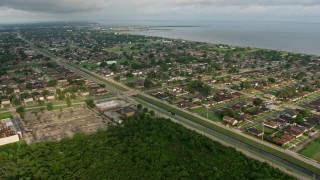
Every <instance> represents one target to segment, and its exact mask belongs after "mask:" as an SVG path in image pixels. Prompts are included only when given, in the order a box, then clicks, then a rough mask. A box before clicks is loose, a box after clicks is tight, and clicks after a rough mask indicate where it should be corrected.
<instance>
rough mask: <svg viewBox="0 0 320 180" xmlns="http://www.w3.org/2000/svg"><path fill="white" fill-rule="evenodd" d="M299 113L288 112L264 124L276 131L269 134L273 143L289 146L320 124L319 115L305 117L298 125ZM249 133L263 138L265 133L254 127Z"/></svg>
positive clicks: (297, 111) (296, 111)
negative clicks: (296, 120)
mask: <svg viewBox="0 0 320 180" xmlns="http://www.w3.org/2000/svg"><path fill="white" fill-rule="evenodd" d="M299 112H300V110H293V111H290V112H286V113H283V114H281V115H280V116H279V118H277V119H274V120H269V121H266V122H264V123H263V126H265V127H267V128H271V129H273V130H274V131H273V133H272V134H268V136H270V138H271V139H270V140H271V141H272V142H274V143H275V144H278V145H280V146H284V145H287V144H288V143H290V142H292V141H294V140H295V139H297V138H299V137H301V136H303V135H304V133H307V132H311V131H312V129H313V128H314V127H315V126H316V125H318V124H320V116H319V115H310V116H309V117H305V118H304V120H303V122H302V123H299V124H297V123H296V122H295V119H296V117H297V114H298V113H299ZM247 131H248V132H249V133H251V134H254V135H256V136H261V135H262V134H263V133H265V132H263V131H262V130H261V129H256V128H254V127H249V128H247Z"/></svg>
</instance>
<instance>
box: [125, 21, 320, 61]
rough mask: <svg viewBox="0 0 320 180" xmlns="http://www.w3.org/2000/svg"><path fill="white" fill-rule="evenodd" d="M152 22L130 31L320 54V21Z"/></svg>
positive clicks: (140, 33) (131, 32) (148, 34)
mask: <svg viewBox="0 0 320 180" xmlns="http://www.w3.org/2000/svg"><path fill="white" fill-rule="evenodd" d="M127 23H130V22H127ZM141 24H142V23H141ZM147 24H148V22H144V23H143V25H147ZM150 25H151V26H153V27H151V28H150V29H148V30H143V31H130V34H139V35H147V36H159V37H167V38H175V39H185V40H192V41H201V42H209V43H215V44H229V45H236V46H245V47H257V48H266V49H274V50H283V51H289V52H300V53H306V54H315V55H320V24H319V23H311V22H308V23H303V22H300V23H298V22H285V23H284V22H238V21H234V22H210V23H200V22H197V23H189V24H179V23H176V24H175V23H172V22H170V23H167V24H166V23H164V22H161V23H158V24H157V23H154V22H153V23H151V22H150ZM182 26H183V27H182Z"/></svg>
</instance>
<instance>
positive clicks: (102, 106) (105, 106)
mask: <svg viewBox="0 0 320 180" xmlns="http://www.w3.org/2000/svg"><path fill="white" fill-rule="evenodd" d="M96 107H97V108H98V109H99V110H100V111H106V110H110V109H115V108H118V107H121V104H120V103H119V102H117V101H114V100H113V101H107V102H102V103H98V104H96Z"/></svg>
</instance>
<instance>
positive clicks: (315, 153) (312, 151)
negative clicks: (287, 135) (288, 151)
mask: <svg viewBox="0 0 320 180" xmlns="http://www.w3.org/2000/svg"><path fill="white" fill-rule="evenodd" d="M299 153H300V154H302V155H304V156H307V157H310V158H312V159H314V160H317V161H318V162H320V138H318V139H316V140H314V141H312V142H310V143H309V144H307V145H306V146H305V147H304V148H303V149H302V150H301V151H300V152H299Z"/></svg>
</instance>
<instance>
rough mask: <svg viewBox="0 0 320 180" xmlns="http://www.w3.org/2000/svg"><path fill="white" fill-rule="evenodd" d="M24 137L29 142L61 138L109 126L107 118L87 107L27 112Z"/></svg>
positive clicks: (88, 132)
mask: <svg viewBox="0 0 320 180" xmlns="http://www.w3.org/2000/svg"><path fill="white" fill-rule="evenodd" d="M24 122H25V132H24V135H23V136H24V139H25V140H26V141H27V143H28V144H30V143H34V142H38V141H50V140H60V139H62V138H64V137H72V136H73V134H75V133H76V132H79V131H80V132H84V133H86V134H90V133H94V132H96V131H97V130H98V129H106V128H107V126H108V125H107V120H106V119H103V118H102V117H100V116H98V115H97V114H95V113H94V112H92V111H91V110H90V109H87V108H86V107H79V108H74V109H62V110H56V111H44V112H38V113H26V115H25V120H24Z"/></svg>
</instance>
